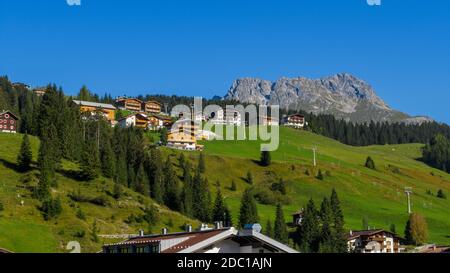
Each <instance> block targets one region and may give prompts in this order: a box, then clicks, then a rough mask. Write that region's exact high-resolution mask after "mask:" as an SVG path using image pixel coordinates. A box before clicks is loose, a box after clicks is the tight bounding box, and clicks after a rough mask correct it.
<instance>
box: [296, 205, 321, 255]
mask: <svg viewBox="0 0 450 273" xmlns="http://www.w3.org/2000/svg"><path fill="white" fill-rule="evenodd" d="M297 233H298V237H299V246H300V249H301V250H302V252H305V253H311V252H318V250H319V235H320V229H319V220H318V212H317V209H316V206H315V204H314V201H313V200H312V199H310V200H309V202H308V204H307V205H306V209H305V211H304V214H303V219H302V225H301V226H300V227H299V228H298V229H297Z"/></svg>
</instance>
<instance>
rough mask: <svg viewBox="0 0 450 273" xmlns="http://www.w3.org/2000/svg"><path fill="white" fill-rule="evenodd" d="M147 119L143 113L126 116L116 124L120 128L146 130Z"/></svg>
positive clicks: (147, 126) (147, 125)
mask: <svg viewBox="0 0 450 273" xmlns="http://www.w3.org/2000/svg"><path fill="white" fill-rule="evenodd" d="M149 121H150V120H149V117H148V116H147V115H146V114H145V113H137V114H132V115H128V116H126V117H123V118H121V119H119V120H118V121H117V122H118V124H119V126H120V127H122V128H129V127H136V128H140V129H144V130H147V129H148V128H149Z"/></svg>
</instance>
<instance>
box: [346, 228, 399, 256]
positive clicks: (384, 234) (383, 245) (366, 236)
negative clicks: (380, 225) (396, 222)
mask: <svg viewBox="0 0 450 273" xmlns="http://www.w3.org/2000/svg"><path fill="white" fill-rule="evenodd" d="M400 239H401V238H400V237H398V236H397V235H396V234H395V233H392V232H390V231H385V230H382V229H374V230H360V231H350V232H349V234H348V236H347V244H348V249H349V251H350V252H356V253H399V252H400V250H401V249H400Z"/></svg>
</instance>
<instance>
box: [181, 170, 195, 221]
mask: <svg viewBox="0 0 450 273" xmlns="http://www.w3.org/2000/svg"><path fill="white" fill-rule="evenodd" d="M190 169H191V167H190V164H189V162H188V161H186V162H185V163H184V164H183V212H184V214H185V215H186V216H189V217H193V216H194V212H193V198H194V196H193V191H192V189H193V184H192V177H191V170H190Z"/></svg>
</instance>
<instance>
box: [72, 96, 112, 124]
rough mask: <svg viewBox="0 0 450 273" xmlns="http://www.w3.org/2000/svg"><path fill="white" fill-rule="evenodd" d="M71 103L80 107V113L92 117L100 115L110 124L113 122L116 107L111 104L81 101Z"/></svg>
mask: <svg viewBox="0 0 450 273" xmlns="http://www.w3.org/2000/svg"><path fill="white" fill-rule="evenodd" d="M73 103H75V104H76V105H78V106H79V107H80V111H81V112H82V113H91V114H92V115H97V114H102V115H103V116H104V117H105V118H106V119H107V120H108V121H110V122H113V121H114V120H115V114H116V107H114V106H113V105H111V104H106V103H97V102H90V101H81V100H73Z"/></svg>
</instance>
